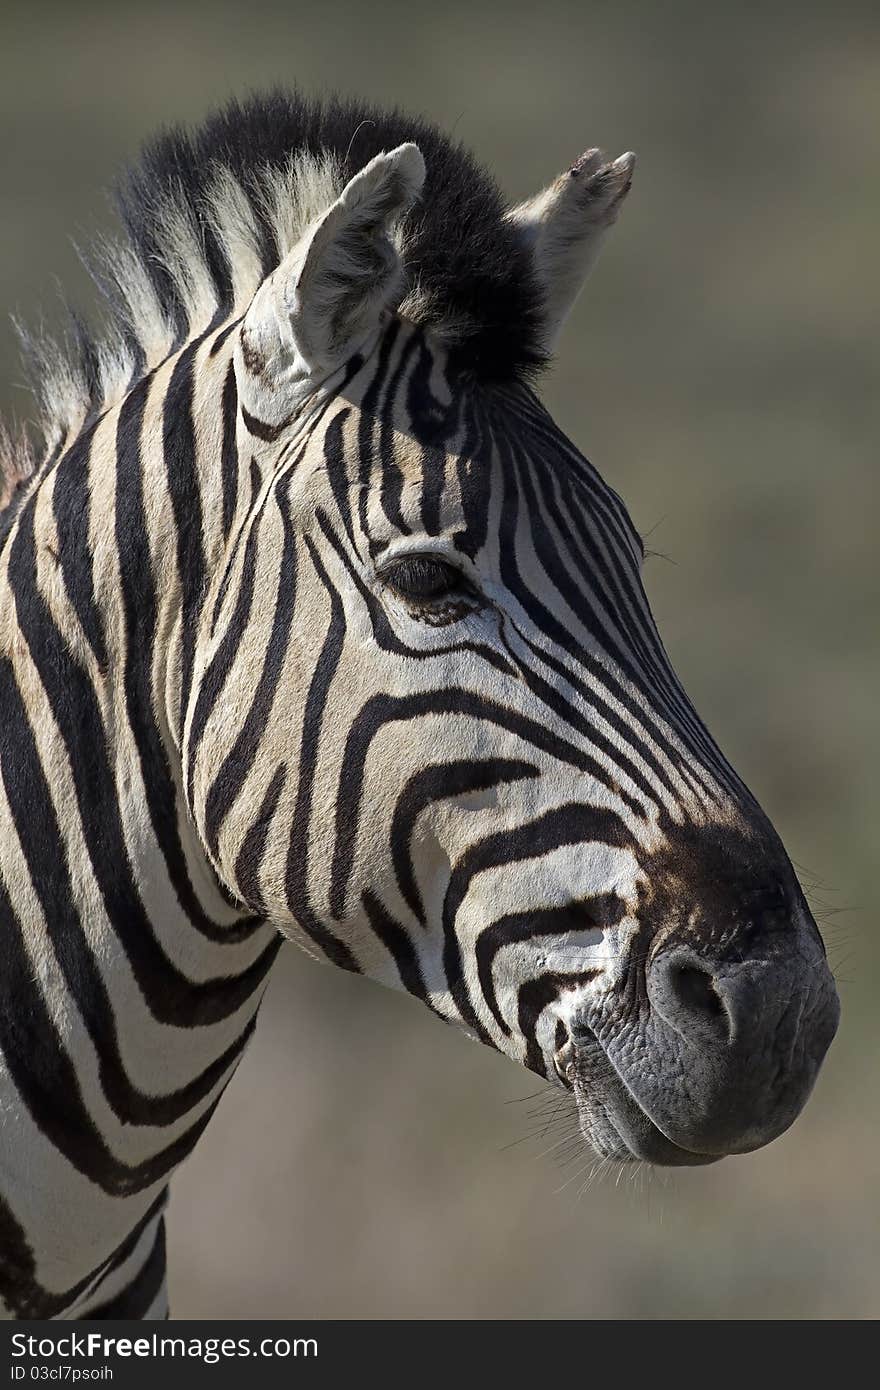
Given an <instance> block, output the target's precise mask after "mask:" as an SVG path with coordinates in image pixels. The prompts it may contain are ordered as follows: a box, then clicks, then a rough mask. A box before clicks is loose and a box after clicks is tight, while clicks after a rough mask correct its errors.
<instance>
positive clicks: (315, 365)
mask: <svg viewBox="0 0 880 1390" xmlns="http://www.w3.org/2000/svg"><path fill="white" fill-rule="evenodd" d="M424 178H425V162H424V160H423V159H422V156H421V153H420V151H419V149H418V147H417V146H416V145H412V144H406V145H399V146H398V147H397V149H394V150H391V151H389V152H388V153H386V154H378V155H376V157H375V159H372V160H371V161H370V163H369V164H367V165H365V167H364V168H363V169H361V170H360V172H359V173H357V174H356V175H355V176H354V178H353V179H351V180H350V182H349V183H347V184H346V186H345V188H344V189H343V190H342V193H341V194H340V195H339V197H338V198H337V199H336V202H335V203H333V204H332V205H331V206H330V207H329V208H328V209H327V211H326V212H325V213H323V214H322V215H321V216H320V217H319V218H318V219H317V220H316V221H315V222H313V223H312V225H311V226H310V227H308V228H307V229H306V231H305V233H304V234H303V236H302V237H301V238H300V240H299V241H298V242H297V244H296V245H295V246H294V247H293V249H292V250H291V251H290V252H289V253H288V255H287V256H285V258H284V260H283V261H282V262H281V264H280V265H279V266H278V268H277V269H276V270H274V271H273V272H272V274H271V275H269V276H268V277H267V278H266V279H265V280H264V281H263V283H262V285H261V286H260V288H259V289H258V290H257V293H256V294H255V296H254V298H253V300H252V302H251V305H250V308H249V309H248V311H247V313H246V315H245V318H244V322H243V324H242V327H241V331H240V335H239V348H238V350H237V352H236V359H237V360H236V368H237V373H238V375H239V377H240V382H239V385H240V387H242V386H244V387H245V388H247V386H248V384H250V385H252V386H254V388H255V390H256V394H260V388H261V387H262V389H263V390H265V389H266V388H267V387H269V388H271V389H273V390H275V391H277V390H278V388H279V387H283V386H285V385H287V386H290V387H293V388H296V387H297V386H300V387H303V388H305V389H307V390H308V389H311V387H312V386H314V385H317V384H318V383H319V382H320V381H321V380H322V379H323V378H324V377H326V376H328V375H329V374H330V373H331V372H334V371H335V370H336V369H337V367H339V366H340V365H341V364H342V363H343V362H345V361H347V360H348V359H349V358H350V357H352V356H353V355H354V354H355V353H356V352H357V351H358V350H359V349H360V348H361V347H363V345H364V343H365V342H366V341H367V339H368V338H369V337H370V335H371V334H372V333H373V332H374V331H375V329H376V328H377V327H378V326H379V323H380V321H381V319H382V316H383V314H384V313H385V312H386V310H388V309H389V308H394V307H396V305H397V303H398V302H399V300H400V298H401V297H402V293H403V269H402V266H401V263H400V257H399V256H398V253H397V249H396V247H395V245H394V242H393V241H392V239H391V235H390V233H391V229H392V227H393V226H394V223H395V222H397V221H398V219H399V218H400V217H402V215H403V214H404V213H405V212H406V211H407V209H408V208H409V207H410V205H411V204H412V203H413V201H414V200H415V199H416V197H417V196H418V194H419V191H420V190H421V187H422V183H423V182H424ZM248 377H250V378H251V381H250V383H248ZM245 394H251V392H249V391H248V390H247V389H245Z"/></svg>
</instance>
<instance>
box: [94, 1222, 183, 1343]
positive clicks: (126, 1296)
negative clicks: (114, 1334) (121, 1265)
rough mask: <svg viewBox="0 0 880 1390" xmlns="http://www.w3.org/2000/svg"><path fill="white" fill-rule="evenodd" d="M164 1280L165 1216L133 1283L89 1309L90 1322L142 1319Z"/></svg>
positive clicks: (153, 1301)
mask: <svg viewBox="0 0 880 1390" xmlns="http://www.w3.org/2000/svg"><path fill="white" fill-rule="evenodd" d="M164 1282H165V1217H164V1216H162V1217H160V1218H159V1225H158V1227H157V1228H156V1238H155V1240H154V1241H153V1244H152V1247H151V1249H150V1253H149V1255H148V1257H147V1259H146V1260H145V1261H144V1263H143V1265H142V1266H141V1268H140V1270H139V1271H138V1273H137V1274H136V1275H135V1277H134V1279H132V1281H131V1283H130V1284H129V1285H128V1286H127V1287H126V1288H124V1289H122V1290H120V1292H119V1293H118V1294H116V1295H115V1296H114V1297H113V1298H111V1299H108V1301H107V1302H106V1303H99V1304H98V1306H97V1307H96V1308H89V1310H88V1312H87V1313H86V1314H85V1317H86V1319H87V1320H88V1321H89V1322H110V1321H114V1320H117V1319H121V1318H131V1319H132V1320H134V1319H135V1318H142V1317H144V1315H145V1314H146V1313H148V1312H149V1310H150V1307H151V1306H152V1304H153V1303H155V1301H156V1298H157V1297H158V1295H159V1292H160V1290H161V1288H162V1285H163V1284H164Z"/></svg>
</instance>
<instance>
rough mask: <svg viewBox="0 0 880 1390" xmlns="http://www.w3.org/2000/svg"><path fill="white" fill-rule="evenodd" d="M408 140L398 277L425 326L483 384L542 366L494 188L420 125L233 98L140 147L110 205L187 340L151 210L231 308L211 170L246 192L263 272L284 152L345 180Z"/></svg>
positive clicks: (524, 277) (297, 101) (394, 115)
mask: <svg viewBox="0 0 880 1390" xmlns="http://www.w3.org/2000/svg"><path fill="white" fill-rule="evenodd" d="M408 140H412V141H414V142H415V143H416V144H417V145H418V146H419V147H420V149H421V151H422V154H423V155H424V157H425V163H426V166H427V177H426V181H425V186H424V190H423V193H422V197H421V199H420V200H419V202H418V203H417V204H416V205H415V207H414V208H413V209H412V210H411V212H410V213H409V215H408V217H407V218H406V219H405V221H404V226H403V232H404V237H403V240H404V245H405V248H406V251H405V260H406V266H407V270H408V272H409V274H410V276H411V277H412V276H416V275H417V277H418V283H419V288H420V302H423V303H424V305H425V306H426V309H425V317H424V319H423V322H424V323H425V325H426V326H427V327H435V328H437V329H439V330H440V331H443V330H444V328H445V327H446V325H447V324H448V325H450V327H449V331H448V332H447V333H446V336H447V338H449V339H451V340H452V342H453V343H454V345H455V347H456V351H457V355H458V356H459V357H460V359H461V361H462V365H464V366H465V367H467V368H470V369H471V370H472V371H473V372H474V373H475V374H476V375H477V376H478V377H480V378H481V379H484V380H487V379H488V380H500V381H505V380H506V381H510V380H516V379H518V378H521V377H523V376H527V375H529V374H531V373H532V372H534V371H535V370H536V369H537V368H539V367H540V365H541V364H542V362H543V360H544V358H543V354H542V351H541V348H540V345H539V339H538V326H539V314H540V307H541V306H540V292H539V290H538V287H537V284H536V282H535V279H534V276H533V273H532V270H531V265H530V261H529V257H528V255H527V253H526V252H525V251H524V249H523V247H522V244H521V242H520V240H519V237H518V236H517V234H516V232H515V231H514V229H513V228H512V227H511V226H510V224H509V223H507V222H506V221H505V220H504V211H505V205H504V202H503V199H502V197H501V194H500V192H499V190H498V187H497V185H496V184H495V182H494V180H493V179H492V178H491V177H490V176H489V175H488V174H487V173H486V172H485V171H484V170H483V169H481V168H480V167H479V165H478V164H477V163H476V161H475V160H474V158H473V157H472V156H471V154H470V153H469V152H468V151H467V150H466V149H464V148H463V147H462V146H461V145H460V144H458V143H454V142H453V141H452V140H450V139H449V138H448V137H447V136H446V135H444V134H443V133H442V132H441V131H439V130H438V129H437V128H436V127H435V126H433V125H431V124H429V123H428V122H427V121H424V120H422V119H420V118H418V117H413V116H409V115H406V114H405V113H403V112H401V111H398V110H391V111H383V110H380V109H378V108H376V107H373V106H369V105H367V104H365V103H363V102H360V101H356V100H341V99H336V98H331V99H328V100H326V101H320V100H314V99H309V98H306V97H304V96H301V95H299V94H297V93H294V92H287V91H282V90H277V91H274V92H272V93H270V94H269V95H266V96H252V97H250V98H248V99H247V100H245V101H243V102H239V101H231V102H229V104H228V105H227V106H225V107H224V108H223V109H222V110H220V111H218V112H216V113H215V114H214V115H212V116H210V117H209V118H208V119H207V120H206V121H205V122H204V123H203V124H202V125H200V126H198V127H197V128H196V129H195V130H193V131H187V130H185V129H182V128H173V129H171V130H169V131H167V132H165V133H163V134H161V135H160V136H159V137H158V138H157V139H155V140H153V141H152V142H150V143H149V144H148V145H147V146H146V147H145V148H144V150H143V152H142V155H141V158H140V161H139V163H138V164H137V165H135V166H134V168H132V169H131V170H130V171H129V172H128V174H127V175H126V176H125V177H124V179H123V180H122V182H121V184H120V187H119V189H118V194H117V202H118V206H119V210H120V214H121V216H122V219H123V223H124V225H125V229H126V232H127V234H128V236H129V237H130V239H131V242H132V244H133V246H134V248H135V249H136V251H137V252H138V254H139V256H140V259H141V261H142V263H143V265H144V266H146V267H147V269H148V270H149V272H150V277H151V279H152V281H153V283H154V285H155V287H156V289H157V291H158V293H159V297H160V300H161V302H162V305H163V308H164V309H165V310H166V312H168V313H169V315H170V316H171V317H172V319H173V320H174V321H175V322H177V323H179V326H180V328H181V330H182V332H183V333H185V332H186V328H187V325H186V324H185V322H181V317H182V306H181V303H180V299H179V295H178V292H177V289H176V286H175V285H174V283H173V281H172V280H171V278H170V277H169V276H168V275H167V274H165V273H163V270H162V266H161V263H160V261H159V259H158V258H157V255H156V252H157V247H156V244H155V240H154V238H155V236H156V232H157V226H156V219H155V216H154V210H155V208H156V207H157V206H158V205H159V203H160V201H161V200H163V199H167V198H168V197H170V198H172V199H173V200H174V201H175V203H177V204H178V205H181V206H182V207H183V208H184V209H185V211H186V212H187V214H188V215H189V216H191V217H192V219H193V221H194V223H195V225H197V226H198V227H199V229H200V231H201V233H202V236H203V242H204V249H205V255H206V259H207V263H208V266H209V268H210V271H211V275H212V278H213V279H214V282H215V284H216V286H217V289H218V291H219V294H220V297H221V301H222V303H223V304H224V305H225V304H227V303H231V286H230V281H229V271H228V267H227V263H226V259H225V256H224V253H223V249H222V247H221V246H220V245H219V244H218V240H217V237H216V234H215V233H214V231H213V229H212V227H211V225H210V223H209V222H208V221H207V220H206V218H205V216H204V207H205V200H206V194H207V190H208V187H209V185H210V183H211V181H212V179H213V177H214V175H215V173H216V166H217V165H218V164H221V165H224V166H225V167H226V168H228V169H229V170H231V172H232V173H233V174H234V175H235V176H236V178H237V179H238V180H239V182H240V183H241V184H242V186H243V187H244V189H245V190H246V192H248V194H250V195H251V201H252V202H253V205H254V208H255V210H256V211H257V213H258V218H259V223H260V231H261V234H262V238H263V245H262V248H261V252H262V260H263V269H264V273H266V274H268V273H269V271H271V270H272V269H273V268H274V267H275V266H276V265H277V264H278V260H279V256H278V249H277V247H276V246H275V244H274V237H273V234H272V229H271V227H270V225H269V220H268V218H267V216H266V214H265V212H264V211H261V204H260V198H259V191H260V188H261V187H265V185H266V183H267V172H269V171H280V170H281V169H282V168H283V167H284V166H285V165H286V164H287V162H288V160H289V159H290V156H291V154H292V153H294V152H307V153H310V154H313V155H315V156H319V155H320V154H321V153H322V152H325V151H329V152H331V153H332V154H334V155H335V156H337V158H338V159H339V160H340V163H341V167H342V172H343V177H344V179H345V180H346V181H347V180H348V179H350V178H351V177H353V176H354V174H356V173H357V172H358V170H360V169H362V168H363V167H364V165H365V164H367V163H368V162H369V161H370V160H371V159H372V158H373V156H374V155H376V154H378V153H380V152H381V151H383V150H389V149H393V148H394V147H395V146H396V145H399V144H402V143H403V142H404V141H408ZM253 195H256V196H253Z"/></svg>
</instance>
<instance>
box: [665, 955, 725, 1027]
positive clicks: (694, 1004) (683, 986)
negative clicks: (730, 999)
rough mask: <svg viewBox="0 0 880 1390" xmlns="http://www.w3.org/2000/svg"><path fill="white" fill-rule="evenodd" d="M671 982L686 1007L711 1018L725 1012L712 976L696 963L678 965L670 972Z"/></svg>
mask: <svg viewBox="0 0 880 1390" xmlns="http://www.w3.org/2000/svg"><path fill="white" fill-rule="evenodd" d="M669 983H670V986H671V987H672V989H673V990H674V992H675V993H676V994H677V995H678V998H679V999H680V1000H681V1002H682V1004H684V1006H685V1007H686V1008H688V1009H692V1010H694V1011H695V1012H700V1013H703V1014H706V1015H707V1016H708V1017H710V1018H719V1017H720V1016H721V1015H722V1014H723V1013H724V1005H723V1004H722V1003H721V1000H720V999H719V997H718V993H717V991H716V989H715V984H714V981H713V979H712V976H711V975H709V974H708V973H707V972H706V971H705V970H700V969H699V968H698V967H697V966H694V965H681V966H678V967H677V968H676V969H674V970H672V971H671V972H670V976H669Z"/></svg>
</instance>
